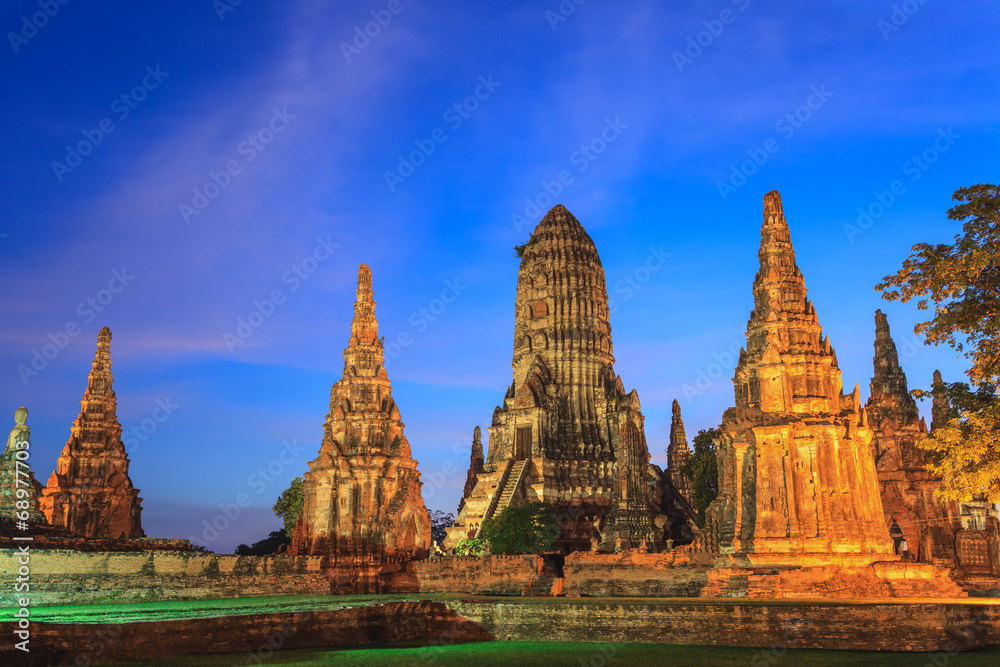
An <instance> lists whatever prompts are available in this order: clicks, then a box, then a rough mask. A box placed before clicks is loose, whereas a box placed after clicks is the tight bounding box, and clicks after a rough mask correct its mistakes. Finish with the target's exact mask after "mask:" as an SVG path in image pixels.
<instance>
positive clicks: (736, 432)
mask: <svg viewBox="0 0 1000 667" xmlns="http://www.w3.org/2000/svg"><path fill="white" fill-rule="evenodd" d="M758 257H759V259H760V271H759V273H758V274H757V276H756V277H755V278H754V284H753V294H754V309H753V311H752V312H751V314H750V320H749V322H748V323H747V348H746V349H745V350H741V351H740V358H739V362H738V365H737V368H736V375H735V377H734V379H733V385H734V388H735V394H736V407H735V408H730V409H728V410H726V412H725V414H724V416H723V422H722V438H721V442H720V444H719V453H718V456H719V487H720V488H719V497H718V498H717V499H716V500H715V501H714V502H713V503H712V505H711V506H710V507H709V510H708V519H707V524H706V531H705V532H706V535H705V538H704V540H705V542H711V543H712V547H713V548H714V549H715V550H720V551H722V552H724V553H736V554H756V555H760V554H775V555H778V554H824V555H830V554H835V555H840V556H842V557H843V556H846V555H849V554H856V555H859V556H860V557H861V559H866V558H868V557H869V556H874V559H875V560H877V559H878V558H879V557H881V556H883V555H884V556H891V554H892V551H893V549H892V542H891V541H890V539H889V535H888V532H887V530H886V526H885V525H884V517H883V513H882V502H881V498H880V496H879V491H878V484H877V478H876V474H875V464H874V461H873V459H872V455H871V449H870V445H871V440H872V431H871V429H870V428H869V426H868V416H867V413H866V411H865V410H864V409H863V408H862V407H861V398H860V392H859V390H858V388H857V387H855V389H854V391H853V392H852V393H851V394H848V395H844V394H843V393H842V391H841V390H842V381H841V376H840V368H839V367H838V366H837V357H836V354H835V353H834V350H833V347H832V346H831V345H830V340H829V339H828V338H825V337H824V336H823V330H822V328H821V327H820V325H819V321H818V318H817V315H816V309H815V307H814V306H813V304H812V302H810V301H809V300H808V298H807V297H806V287H805V281H804V279H803V276H802V272H801V271H800V270H799V267H798V266H797V265H796V263H795V252H794V250H793V248H792V241H791V236H790V234H789V231H788V225H787V223H786V221H785V215H784V211H783V209H782V205H781V198H780V195H779V194H778V193H777V192H776V191H772V192H769V193H767V194H766V195H765V196H764V222H763V226H762V228H761V244H760V252H759V253H758ZM780 559H781V557H780V556H779V557H778V558H777V559H776V560H780ZM758 560H760V559H759V558H758ZM841 560H844V559H843V558H841ZM869 560H871V559H870V558H869Z"/></svg>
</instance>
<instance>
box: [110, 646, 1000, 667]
mask: <svg viewBox="0 0 1000 667" xmlns="http://www.w3.org/2000/svg"><path fill="white" fill-rule="evenodd" d="M260 658H261V661H260V662H257V661H256V660H251V659H250V656H249V655H248V654H246V653H244V654H241V655H203V656H177V657H174V658H169V659H163V660H150V661H142V662H129V663H114V665H120V666H121V667H126V665H127V666H128V667H136V666H138V665H148V666H153V665H157V666H159V665H162V666H164V667H166V666H168V665H169V666H170V667H173V666H174V665H181V664H183V665H185V666H190V667H220V666H223V665H248V664H250V665H256V664H264V665H284V666H286V667H290V666H301V667H304V666H305V665H344V666H348V667H350V666H354V665H358V666H362V665H363V666H365V667H375V666H381V665H385V666H386V667H395V666H397V665H398V666H399V667H404V666H405V667H425V666H426V667H430V666H431V665H433V666H434V667H448V666H451V665H455V666H456V667H457V666H461V667H493V666H496V667H513V666H515V665H542V666H543V667H563V666H565V667H583V666H586V665H593V666H594V667H601V666H607V667H614V666H616V665H621V666H622V667H644V666H646V665H649V666H654V665H655V666H656V667H662V666H664V665H674V664H676V665H683V666H684V667H700V666H702V665H704V666H705V667H719V666H727V665H741V666H743V667H779V666H783V665H789V666H798V665H858V666H859V667H861V666H862V665H875V666H878V665H885V666H886V667H890V666H891V667H935V666H939V667H944V666H945V665H947V667H970V666H973V665H994V666H995V665H1000V650H979V651H973V652H968V653H959V654H957V655H952V656H949V655H946V654H929V653H906V654H904V653H876V652H867V651H805V650H785V651H782V650H780V649H778V650H775V649H752V648H727V647H714V646H678V645H667V644H581V643H569V642H551V643H549V642H483V643H477V644H458V645H454V646H445V647H429V646H427V645H426V643H422V644H419V645H416V646H414V645H412V644H411V645H409V646H393V647H378V648H365V649H349V650H345V649H299V650H292V651H279V652H276V653H272V654H270V655H263V656H260ZM932 658H933V660H932Z"/></svg>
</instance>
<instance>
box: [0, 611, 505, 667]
mask: <svg viewBox="0 0 1000 667" xmlns="http://www.w3.org/2000/svg"><path fill="white" fill-rule="evenodd" d="M13 625H14V624H12V623H0V632H3V633H4V635H5V636H12V626H13ZM421 639H428V643H431V642H432V641H436V642H444V643H452V642H454V641H457V640H475V639H480V640H488V639H492V636H491V635H489V634H488V633H487V632H486V631H484V630H483V629H481V628H479V627H477V626H476V625H474V624H472V623H469V622H467V621H465V620H464V619H461V618H459V617H457V615H456V614H455V613H454V612H453V611H451V610H449V609H448V608H447V607H446V606H445V605H443V604H441V603H439V602H428V601H416V602H384V603H374V604H372V605H370V606H357V607H351V608H348V609H331V610H321V611H305V612H294V613H277V614H256V615H244V616H223V617H217V618H200V619H190V620H177V621H169V620H168V621H163V620H159V621H156V622H144V623H122V624H108V625H94V624H72V625H71V624H51V623H36V624H33V626H32V635H31V643H30V645H29V646H30V648H31V652H30V653H29V654H27V655H25V654H24V653H23V652H21V651H16V650H14V648H13V646H12V645H11V642H5V643H4V644H2V645H0V664H18V665H46V666H52V665H81V664H83V665H91V664H103V663H105V662H111V661H125V660H140V659H144V658H156V657H166V656H174V664H178V665H182V664H185V663H184V658H183V657H182V656H183V655H185V654H192V653H235V654H242V655H241V656H240V658H241V659H245V660H246V664H251V665H256V664H266V663H267V662H268V661H269V658H270V657H271V654H272V653H273V651H274V650H276V649H281V648H305V647H311V646H357V645H364V644H373V643H382V642H397V641H409V640H421Z"/></svg>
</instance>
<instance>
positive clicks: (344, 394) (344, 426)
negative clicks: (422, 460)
mask: <svg viewBox="0 0 1000 667" xmlns="http://www.w3.org/2000/svg"><path fill="white" fill-rule="evenodd" d="M384 361H385V355H384V348H383V343H382V340H381V339H380V338H379V335H378V321H377V320H376V319H375V299H374V297H373V293H372V274H371V269H369V268H368V266H367V265H366V264H362V265H361V267H360V268H359V269H358V288H357V301H356V302H355V303H354V320H353V322H352V323H351V338H350V341H349V342H348V345H347V349H346V350H344V373H343V377H342V378H341V379H340V380H339V381H338V382H337V383H336V384H334V385H333V388H332V389H331V391H330V412H329V414H327V416H326V422H325V423H324V425H323V441H322V444H321V445H320V450H319V456H317V457H316V459H315V460H313V461H310V463H309V472H307V473H306V474H305V484H304V503H303V507H302V513H301V514H300V515H299V520H298V523H297V524H296V527H295V531H294V535H293V536H292V544H291V546H290V548H289V552H290V553H293V554H317V555H318V554H323V555H329V556H331V561H332V564H333V565H335V566H336V567H338V568H340V569H339V570H338V571H337V572H336V576H337V577H338V579H339V580H340V581H341V582H342V583H343V585H344V586H345V587H349V586H353V585H354V584H355V583H356V581H353V582H352V580H356V579H357V578H358V577H362V578H364V577H370V578H377V576H378V575H379V572H380V568H381V567H382V565H383V564H384V563H386V562H401V561H405V560H407V559H409V558H413V557H424V556H426V555H427V552H428V550H429V549H430V546H431V520H430V515H429V514H428V512H427V508H426V507H425V506H424V500H423V497H422V496H421V495H420V489H421V486H422V484H421V482H420V473H419V472H418V471H417V462H416V461H415V460H413V458H412V456H411V454H410V443H409V442H408V441H407V439H406V436H405V435H404V434H403V426H404V425H403V422H402V419H401V416H400V412H399V408H398V407H397V406H396V401H395V400H394V399H393V397H392V387H391V385H390V383H389V376H388V375H387V374H386V371H385V363H384ZM351 567H355V568H357V569H358V572H355V573H353V574H351V573H348V574H345V573H344V571H343V570H344V568H351ZM354 590H364V591H365V592H377V591H378V590H379V588H378V585H377V582H375V581H373V582H372V585H371V586H364V587H361V588H360V589H359V588H358V587H357V586H355V587H354Z"/></svg>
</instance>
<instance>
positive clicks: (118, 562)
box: [0, 549, 330, 606]
mask: <svg viewBox="0 0 1000 667" xmlns="http://www.w3.org/2000/svg"><path fill="white" fill-rule="evenodd" d="M321 562H322V558H320V557H318V556H287V555H276V556H222V555H217V554H200V553H193V552H187V553H184V552H172V551H145V552H142V551H140V552H129V553H108V552H103V553H102V552H86V553H81V552H77V551H62V550H57V549H47V550H41V551H32V552H31V560H30V563H29V567H30V570H31V573H30V575H29V576H30V579H31V582H30V583H31V596H30V597H31V600H32V604H34V605H49V604H93V603H99V602H119V601H129V600H139V599H164V600H173V599H202V598H236V597H247V596H253V595H312V594H317V595H322V594H328V593H329V592H330V586H329V583H328V582H327V579H326V577H325V576H324V574H323V573H322V571H321V568H320V565H321ZM18 567H19V564H18V561H17V556H16V555H15V551H13V550H10V549H2V550H0V579H2V580H3V581H13V578H14V576H15V573H16V572H17V569H18ZM18 595H20V594H15V593H14V589H13V586H10V587H7V588H4V589H3V590H2V591H0V605H4V606H6V605H13V604H14V600H15V598H16V597H17V596H18Z"/></svg>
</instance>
